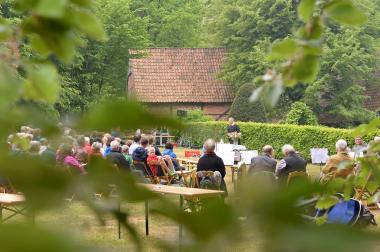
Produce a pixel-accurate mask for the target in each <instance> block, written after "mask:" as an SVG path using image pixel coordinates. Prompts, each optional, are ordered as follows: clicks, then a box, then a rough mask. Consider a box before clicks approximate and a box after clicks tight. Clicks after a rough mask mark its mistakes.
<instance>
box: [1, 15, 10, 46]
mask: <svg viewBox="0 0 380 252" xmlns="http://www.w3.org/2000/svg"><path fill="white" fill-rule="evenodd" d="M11 34H12V29H11V28H10V26H9V24H8V23H7V22H6V20H4V19H0V41H6V40H8V39H9V37H10V36H11Z"/></svg>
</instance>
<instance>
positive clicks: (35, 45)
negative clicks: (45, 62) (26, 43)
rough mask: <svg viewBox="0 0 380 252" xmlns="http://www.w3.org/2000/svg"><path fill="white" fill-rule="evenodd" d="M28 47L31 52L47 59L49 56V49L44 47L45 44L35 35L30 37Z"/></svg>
mask: <svg viewBox="0 0 380 252" xmlns="http://www.w3.org/2000/svg"><path fill="white" fill-rule="evenodd" d="M29 39H30V46H31V47H32V49H33V50H35V51H36V52H38V53H40V54H41V55H42V56H44V57H47V56H49V54H50V50H49V48H48V47H47V46H46V44H45V42H44V41H43V40H42V39H41V37H39V36H37V35H30V36H29Z"/></svg>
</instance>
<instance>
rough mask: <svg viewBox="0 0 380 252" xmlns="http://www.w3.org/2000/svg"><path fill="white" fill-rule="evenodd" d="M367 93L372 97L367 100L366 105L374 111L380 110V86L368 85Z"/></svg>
mask: <svg viewBox="0 0 380 252" xmlns="http://www.w3.org/2000/svg"><path fill="white" fill-rule="evenodd" d="M365 95H367V96H369V97H370V98H369V99H368V100H366V102H365V103H364V106H365V107H366V108H367V109H369V110H372V111H375V112H377V111H379V110H380V86H374V87H368V88H367V90H366V91H365Z"/></svg>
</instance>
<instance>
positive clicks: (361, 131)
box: [351, 118, 380, 137]
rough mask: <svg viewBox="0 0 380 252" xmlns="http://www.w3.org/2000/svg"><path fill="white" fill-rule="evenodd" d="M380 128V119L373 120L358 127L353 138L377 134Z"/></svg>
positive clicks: (353, 133)
mask: <svg viewBox="0 0 380 252" xmlns="http://www.w3.org/2000/svg"><path fill="white" fill-rule="evenodd" d="M379 128H380V118H375V119H373V120H372V121H371V122H370V123H368V124H362V125H360V126H359V127H357V128H356V129H355V130H354V131H353V132H352V134H351V135H352V136H353V137H355V136H365V135H367V134H369V133H373V132H377V131H378V130H379Z"/></svg>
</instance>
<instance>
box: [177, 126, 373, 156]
mask: <svg viewBox="0 0 380 252" xmlns="http://www.w3.org/2000/svg"><path fill="white" fill-rule="evenodd" d="M238 125H239V126H240V129H241V132H242V144H243V145H245V146H246V147H247V148H248V149H250V150H261V148H262V147H263V146H264V145H266V144H270V145H272V146H273V148H274V149H275V153H276V158H281V157H282V153H281V147H282V146H283V145H284V144H292V145H293V146H294V147H295V148H296V150H297V151H299V152H300V153H301V154H302V156H303V157H305V158H307V159H308V160H310V149H311V148H317V147H319V148H328V149H329V154H333V153H335V143H336V141H337V140H338V139H345V140H347V141H348V143H349V145H350V146H352V145H353V144H354V140H353V136H352V131H351V130H347V129H335V128H328V127H324V126H298V125H286V124H285V125H284V124H267V123H243V122H240V123H238ZM226 128H227V123H226V122H207V123H193V124H189V125H188V126H187V128H186V129H184V130H183V132H182V134H183V136H184V137H186V138H187V139H191V140H192V142H193V143H194V144H196V145H198V146H201V145H202V143H203V142H204V141H205V140H206V139H207V138H213V139H215V140H216V141H218V142H219V140H220V139H223V140H224V141H225V142H226V141H227V137H226ZM364 139H365V140H366V141H367V142H369V141H370V140H371V139H373V135H371V136H366V137H364Z"/></svg>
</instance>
